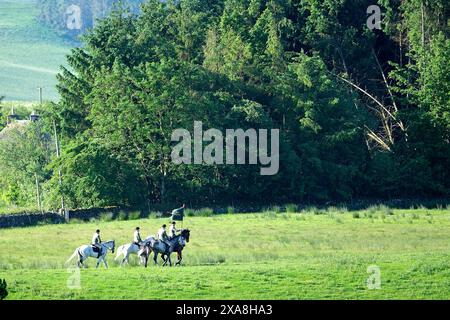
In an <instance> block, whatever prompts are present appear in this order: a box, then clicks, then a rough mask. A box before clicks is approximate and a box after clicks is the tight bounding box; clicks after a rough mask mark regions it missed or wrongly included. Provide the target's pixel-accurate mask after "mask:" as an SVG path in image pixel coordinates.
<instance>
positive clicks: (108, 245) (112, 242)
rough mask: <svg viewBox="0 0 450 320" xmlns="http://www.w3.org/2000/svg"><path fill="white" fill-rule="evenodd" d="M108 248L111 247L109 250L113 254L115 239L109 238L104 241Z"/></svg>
mask: <svg viewBox="0 0 450 320" xmlns="http://www.w3.org/2000/svg"><path fill="white" fill-rule="evenodd" d="M106 246H107V248H108V249H111V252H112V253H113V254H114V250H115V249H116V241H115V240H111V241H108V242H107V243H106Z"/></svg>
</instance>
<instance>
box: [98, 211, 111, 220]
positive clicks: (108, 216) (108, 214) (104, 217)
mask: <svg viewBox="0 0 450 320" xmlns="http://www.w3.org/2000/svg"><path fill="white" fill-rule="evenodd" d="M113 218H114V214H113V213H112V212H105V213H102V214H101V215H100V221H103V222H108V221H112V220H113Z"/></svg>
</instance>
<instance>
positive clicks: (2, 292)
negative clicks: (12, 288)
mask: <svg viewBox="0 0 450 320" xmlns="http://www.w3.org/2000/svg"><path fill="white" fill-rule="evenodd" d="M7 295H8V285H7V284H6V280H5V279H3V280H2V279H0V300H3V299H5V298H6V296H7Z"/></svg>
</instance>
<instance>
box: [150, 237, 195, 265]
mask: <svg viewBox="0 0 450 320" xmlns="http://www.w3.org/2000/svg"><path fill="white" fill-rule="evenodd" d="M189 238H190V231H189V230H188V229H183V230H181V233H180V234H179V235H177V236H175V237H173V238H172V239H170V240H168V242H169V244H170V247H168V246H167V245H166V244H165V243H164V242H162V241H159V240H157V239H156V238H155V237H154V236H149V237H148V238H147V239H145V240H144V244H145V247H148V248H149V249H150V250H151V251H152V252H153V253H154V256H153V261H154V262H155V264H158V260H157V259H158V254H160V255H161V258H162V259H163V261H164V264H163V266H166V265H167V263H169V265H170V266H172V260H171V258H170V256H171V254H172V253H173V252H177V254H178V260H177V262H176V264H175V265H179V264H180V263H181V260H182V254H181V252H182V251H183V249H184V247H185V245H186V242H189ZM149 255H150V254H148V256H149ZM148 256H147V259H148Z"/></svg>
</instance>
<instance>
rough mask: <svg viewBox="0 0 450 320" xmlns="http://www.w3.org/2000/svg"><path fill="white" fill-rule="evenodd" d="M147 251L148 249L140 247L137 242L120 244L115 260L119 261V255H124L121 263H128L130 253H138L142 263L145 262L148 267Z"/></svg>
mask: <svg viewBox="0 0 450 320" xmlns="http://www.w3.org/2000/svg"><path fill="white" fill-rule="evenodd" d="M146 253H147V250H146V248H145V245H144V247H140V246H138V245H137V244H135V243H128V244H124V245H122V246H120V247H119V248H118V249H117V255H116V257H115V258H114V260H115V261H117V260H118V259H119V257H120V256H121V255H123V259H122V261H121V263H120V265H123V264H124V263H127V264H128V262H129V261H128V259H129V257H130V254H137V255H138V257H139V258H140V263H141V264H144V265H145V266H146V267H147V259H146V257H145V254H146Z"/></svg>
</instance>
